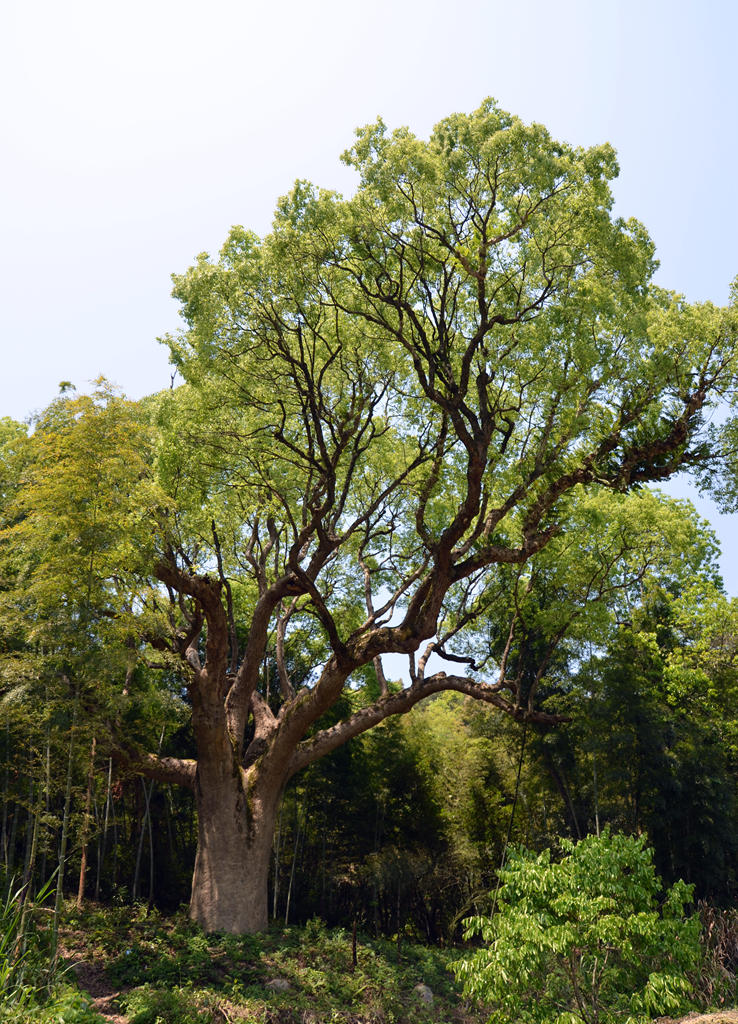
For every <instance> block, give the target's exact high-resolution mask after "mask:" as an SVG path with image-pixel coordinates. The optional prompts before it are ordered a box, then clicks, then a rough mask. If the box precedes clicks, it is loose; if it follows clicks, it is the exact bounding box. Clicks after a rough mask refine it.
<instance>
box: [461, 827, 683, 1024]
mask: <svg viewBox="0 0 738 1024" xmlns="http://www.w3.org/2000/svg"><path fill="white" fill-rule="evenodd" d="M562 845H563V847H564V851H565V854H566V855H565V856H564V857H562V859H561V860H560V861H558V862H557V863H553V862H552V861H551V853H550V850H546V851H544V852H543V853H542V854H540V855H539V856H535V855H534V854H532V853H530V852H528V851H525V850H515V851H513V852H512V853H511V854H510V857H509V860H508V864H507V867H506V868H505V869H504V870H503V871H502V872H501V883H502V884H501V887H500V893H499V904H498V911H497V913H496V914H495V915H494V916H493V917H491V918H490V917H473V918H470V919H469V920H468V921H467V922H466V924H467V937H468V938H471V937H472V936H475V935H480V936H481V938H482V939H483V941H484V946H483V948H481V949H479V950H478V951H476V952H475V953H473V954H472V955H470V956H468V957H466V958H464V959H463V960H461V961H459V963H458V964H457V965H455V967H454V970H455V973H456V975H457V977H458V979H459V980H460V981H462V982H463V985H464V993H465V995H467V996H470V997H472V998H474V999H477V1000H480V1001H483V1002H485V1003H487V1004H489V1005H490V1006H491V1008H492V1010H493V1013H492V1019H493V1020H494V1021H497V1022H499V1024H503V1022H511V1021H516V1022H521V1024H537V1022H542V1021H546V1022H547V1024H582V1022H583V1024H590V1022H592V1021H599V1022H600V1024H606V1022H608V1021H614V1020H617V1019H620V1018H622V1019H624V1020H628V1021H630V1022H636V1021H645V1020H649V1019H650V1018H652V1017H656V1016H660V1015H666V1014H670V1015H672V1016H675V1015H677V1014H679V1013H681V1012H682V1011H683V1010H684V1009H686V1008H687V1007H688V1005H689V995H690V991H691V983H690V974H693V973H694V972H696V971H697V969H698V966H699V962H700V922H699V919H698V917H697V915H694V916H691V917H686V916H685V913H684V908H685V904H686V903H688V902H689V900H690V899H691V895H692V889H691V886H688V885H686V884H685V883H684V882H681V881H679V882H677V883H676V884H675V885H674V886H672V888H671V889H669V890H668V892H666V894H665V898H664V900H663V903H662V904H661V906H660V907H659V902H658V897H659V894H660V893H661V891H662V886H661V882H660V880H659V878H658V877H657V875H656V871H655V869H654V866H653V851H652V850H650V849H648V848H647V847H646V845H645V840H644V839H643V838H637V839H636V838H631V837H628V836H624V835H610V834H609V833H606V834H604V835H602V836H601V837H595V836H590V837H589V838H587V839H584V840H582V841H581V842H580V843H577V844H575V843H569V842H566V841H564V842H563V843H562Z"/></svg>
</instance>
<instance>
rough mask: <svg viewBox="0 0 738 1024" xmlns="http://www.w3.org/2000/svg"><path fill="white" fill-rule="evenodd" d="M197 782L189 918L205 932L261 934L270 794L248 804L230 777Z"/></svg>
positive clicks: (273, 805)
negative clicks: (267, 797)
mask: <svg viewBox="0 0 738 1024" xmlns="http://www.w3.org/2000/svg"><path fill="white" fill-rule="evenodd" d="M202 782H203V783H204V785H201V780H200V779H199V778H198V781H197V783H196V790H195V791H196V795H197V813H198V845H197V857H196V859H195V872H194V875H193V878H192V898H191V902H190V916H191V917H192V919H193V920H195V921H197V922H198V924H200V925H201V926H202V927H203V928H204V929H205V930H206V931H209V932H211V931H224V932H233V933H236V934H242V933H251V932H258V931H263V930H264V929H265V928H266V927H267V924H268V909H267V881H268V876H269V858H270V855H271V851H272V834H273V831H274V818H275V810H276V795H275V796H274V797H273V799H271V800H265V799H264V798H260V799H249V798H248V797H247V795H246V794H245V793H244V790H243V787H242V785H241V782H240V780H239V779H237V778H234V777H233V776H232V775H225V776H222V777H220V778H210V779H209V780H208V779H207V776H205V778H204V779H203V780H202Z"/></svg>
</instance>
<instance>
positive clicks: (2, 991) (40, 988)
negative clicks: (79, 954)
mask: <svg viewBox="0 0 738 1024" xmlns="http://www.w3.org/2000/svg"><path fill="white" fill-rule="evenodd" d="M4 888H5V897H4V899H3V901H2V903H0V1006H3V1007H16V1006H17V1007H23V1006H26V1005H29V1004H31V1003H35V1002H36V1000H37V998H38V997H39V996H40V995H42V994H43V993H45V992H47V991H48V989H49V987H50V985H51V982H52V978H53V955H52V950H51V948H50V942H49V935H48V933H47V932H46V931H41V930H39V928H38V927H37V922H36V918H37V908H39V907H41V906H42V905H43V904H44V902H45V901H46V900H47V898H48V897H49V896H50V895H51V885H50V883H47V884H46V885H45V886H44V888H43V889H42V890H41V891H40V892H39V893H38V895H37V896H36V898H35V900H34V899H33V897H32V895H31V893H30V892H29V886H27V885H25V886H23V885H21V886H18V885H17V884H16V881H15V879H11V880H10V881H9V882H8V883H7V884H6V885H5V887H4Z"/></svg>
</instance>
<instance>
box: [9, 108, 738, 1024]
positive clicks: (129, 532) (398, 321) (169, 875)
mask: <svg viewBox="0 0 738 1024" xmlns="http://www.w3.org/2000/svg"><path fill="white" fill-rule="evenodd" d="M344 161H345V162H346V163H347V164H348V165H349V166H351V167H353V168H354V170H355V171H356V174H357V180H358V182H359V184H358V187H357V189H356V191H355V193H354V194H353V195H352V196H351V197H350V198H344V197H342V196H340V195H338V194H336V193H332V192H328V191H324V190H321V189H319V188H317V187H314V186H313V185H311V184H309V183H307V182H297V183H296V185H295V186H294V188H293V190H292V191H291V192H290V193H289V194H288V195H286V196H285V197H284V198H283V199H282V200H281V201H280V203H279V205H278V208H277V210H276V212H275V217H274V224H273V229H272V232H271V233H270V234H269V235H267V236H266V237H264V238H259V237H257V236H256V235H255V234H253V233H251V232H249V231H247V230H245V229H243V228H240V227H236V228H233V229H232V231H231V233H230V234H229V236H228V238H227V239H226V241H225V243H224V245H223V248H222V250H221V252H220V253H219V254H218V255H217V256H216V257H211V256H210V255H208V254H207V253H203V254H201V255H200V256H199V257H198V259H197V261H196V262H195V264H194V265H193V266H192V267H191V268H190V269H189V270H187V271H186V272H185V273H183V274H178V275H174V277H173V281H174V295H175V297H176V298H177V299H178V300H179V302H180V303H181V307H182V317H183V321H184V327H183V329H182V330H181V332H180V333H178V334H176V335H172V336H168V337H167V338H165V339H163V340H164V343H165V344H166V345H167V346H168V348H169V351H170V358H171V362H172V366H173V368H174V371H175V373H174V374H173V377H172V386H171V388H169V389H167V390H165V391H163V392H160V393H157V394H153V395H150V396H148V397H146V398H144V399H142V400H140V401H137V402H134V401H131V400H129V399H127V398H126V397H125V396H123V395H122V394H121V393H120V392H119V391H118V390H117V389H116V388H115V387H114V386H113V385H112V384H110V383H109V382H108V381H106V380H105V379H103V378H99V379H98V380H97V381H95V382H94V385H93V386H92V388H91V389H90V390H89V392H85V391H83V390H80V391H78V390H77V389H76V388H74V387H73V386H72V384H71V383H69V382H62V384H61V385H60V390H59V395H58V397H57V398H56V399H55V400H54V401H53V402H52V403H51V404H50V405H49V406H48V407H47V408H46V409H44V410H43V411H42V412H40V413H38V414H37V415H36V416H35V417H34V418H33V419H32V420H30V421H29V422H27V423H19V422H16V421H13V420H11V419H8V418H6V419H2V420H0V606H1V610H2V614H1V615H0V752H1V757H0V777H1V782H0V785H1V786H2V811H1V815H2V821H1V824H0V879H1V880H2V884H3V893H2V895H3V904H2V910H1V911H0V913H2V921H3V924H2V927H3V929H4V932H2V931H0V1009H2V1012H3V1013H4V1014H5V1016H3V1018H2V1019H3V1020H6V1019H7V1020H8V1021H18V1022H19V1024H20V1022H26V1021H31V1020H41V1021H43V1020H47V1021H56V1020H58V1021H64V1022H66V1024H71V1022H74V1021H77V1022H78V1024H86V1022H89V1024H92V1022H93V1021H99V1020H100V1016H99V1015H100V1014H103V1019H115V1020H118V1021H130V1022H132V1024H147V1022H150V1024H170V1022H171V1024H177V1022H179V1024H189V1022H203V1024H204V1022H206V1021H226V1022H229V1021H231V1020H251V1021H284V1022H288V1021H303V1022H304V1021H313V1022H317V1021H318V1020H336V1021H338V1020H346V1021H355V1022H367V1024H368V1022H370V1021H389V1020H398V1021H422V1020H428V1021H431V1020H435V1021H442V1020H454V1021H459V1022H476V1021H482V1020H484V1021H486V1020H489V1019H494V1020H495V1021H497V1022H498V1024H505V1022H511V1024H512V1022H513V1021H527V1020H531V1021H534V1020H535V1021H545V1022H551V1024H553V1022H554V1021H556V1022H557V1024H575V1022H576V1024H595V1022H598V1021H603V1022H604V1021H608V1022H609V1021H615V1020H620V1019H622V1020H624V1021H625V1020H632V1021H646V1020H650V1019H654V1018H656V1017H665V1016H670V1017H674V1018H676V1017H678V1016H679V1015H681V1014H684V1013H687V1012H688V1011H690V1010H694V1009H701V1010H706V1009H721V1008H725V1007H730V1006H734V1005H735V1004H736V1002H738V996H737V994H736V971H738V828H737V827H736V826H737V825H738V601H737V600H736V599H735V598H732V597H730V596H729V595H727V594H726V592H725V589H724V587H723V582H722V579H721V577H720V572H719V566H718V554H719V549H718V543H717V540H716V538H715V536H714V534H713V532H712V530H711V528H710V526H709V524H708V523H706V522H705V521H704V520H702V519H700V517H699V516H698V515H697V514H696V512H695V510H694V508H693V507H692V505H691V504H690V503H689V502H686V501H680V500H677V499H675V498H673V497H669V496H668V494H666V493H665V492H664V491H662V490H660V489H659V485H660V484H663V483H665V482H666V481H668V480H669V479H670V478H672V477H673V476H675V475H676V474H677V473H680V472H690V473H692V474H693V475H694V477H695V478H696V479H697V480H698V482H699V483H700V486H702V487H703V488H705V489H707V490H709V491H711V493H712V494H713V495H714V496H715V497H716V498H717V499H718V500H719V501H720V502H721V503H722V504H723V506H724V507H725V508H730V507H733V506H734V504H735V501H736V487H735V479H736V476H735V469H736V456H737V455H738V429H737V428H736V419H735V418H734V413H733V411H732V409H733V407H734V404H735V400H736V385H737V383H738V290H737V289H738V284H736V285H734V288H733V292H732V296H733V301H732V302H731V304H730V305H728V306H726V307H724V308H720V307H717V306H714V305H712V304H710V303H702V304H689V303H688V302H687V301H686V300H685V299H684V298H682V297H681V296H679V295H676V294H674V293H671V292H667V291H665V290H664V289H662V288H659V287H657V286H655V285H654V284H653V281H652V277H653V273H654V270H655V266H656V263H655V256H654V246H653V243H652V241H651V239H650V238H649V236H648V234H647V232H646V230H645V228H644V227H643V226H642V225H641V224H639V223H638V222H637V221H635V220H624V219H622V218H620V217H615V216H614V214H613V212H612V205H613V200H612V193H611V187H610V183H611V182H612V180H613V179H614V178H615V176H616V175H617V173H618V167H617V162H616V159H615V155H614V152H613V150H612V149H611V147H609V146H607V145H603V146H598V147H593V148H589V149H581V148H575V147H572V146H569V145H567V144H565V143H560V142H557V141H555V140H553V139H552V138H551V137H550V135H549V134H548V132H547V131H546V129H545V128H543V127H542V126H541V125H535V124H533V125H525V124H523V123H522V122H521V121H520V120H519V119H518V118H516V117H514V116H512V115H510V114H508V113H506V112H505V111H502V110H500V109H499V107H497V106H496V105H495V104H494V103H493V102H492V101H488V102H486V103H485V104H483V105H482V106H481V107H480V108H479V109H478V110H477V111H475V112H474V113H472V114H469V115H454V116H452V117H449V118H447V119H446V120H444V121H442V122H440V123H439V124H438V125H437V126H436V128H435V130H434V132H433V134H432V135H431V137H430V139H429V140H427V141H423V140H421V139H418V138H416V137H415V136H414V135H413V134H412V133H410V132H409V131H408V130H407V129H403V130H399V131H396V132H393V133H391V132H389V131H388V130H387V129H386V127H385V126H384V124H383V123H382V122H381V121H378V122H377V123H376V124H373V125H369V126H367V127H366V128H364V129H361V130H360V131H358V132H357V134H356V140H355V142H354V145H353V147H352V148H351V149H350V150H348V151H347V152H346V153H345V154H344ZM183 906H186V907H187V910H186V911H184V910H183V909H182V908H183ZM75 958H76V959H75ZM75 965H76V972H75ZM306 965H307V966H306ZM321 965H322V966H321ZM103 969H104V970H103ZM311 970H312V972H313V973H311ZM85 972H87V973H85ZM90 972H92V974H91V973H90ZM105 972H107V973H106V974H105ZM103 974H104V975H105V977H106V978H107V979H108V981H109V982H110V984H111V985H114V986H117V988H118V989H119V990H121V991H122V994H120V992H118V993H115V998H116V999H118V1002H113V1003H111V1002H110V1001H108V1002H105V992H104V991H103V988H104V983H103V982H101V979H102V977H103ZM93 975H94V977H93ZM270 975H272V977H271V978H270ZM318 975H319V977H318ZM75 978H76V983H75V982H74V979H75ZM86 982H87V983H88V984H87V986H85V983H86ZM93 982H94V984H93ZM76 985H79V988H80V989H81V990H82V994H80V992H78V991H77V988H76ZM95 985H96V986H97V988H95ZM101 985H103V988H101V987H100V986H101ZM85 992H87V993H88V994H87V995H84V993H85ZM110 992H111V993H112V992H113V989H112V988H111V990H110ZM265 992H266V993H267V995H266V996H265ZM108 994H110V993H108ZM93 996H96V997H97V1001H96V1002H95V1003H94V1005H93V1003H92V1002H91V999H92V997H93ZM111 998H112V997H111ZM321 1000H323V1002H321ZM383 1000H384V1001H383ZM111 1007H112V1009H111ZM123 1012H125V1014H126V1016H121V1013H123Z"/></svg>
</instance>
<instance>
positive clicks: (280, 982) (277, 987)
mask: <svg viewBox="0 0 738 1024" xmlns="http://www.w3.org/2000/svg"><path fill="white" fill-rule="evenodd" d="M264 988H268V989H270V990H271V991H272V992H289V990H290V989H291V988H292V986H291V985H290V983H289V981H287V979H286V978H270V979H269V981H268V982H267V983H266V984H265V986H264Z"/></svg>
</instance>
